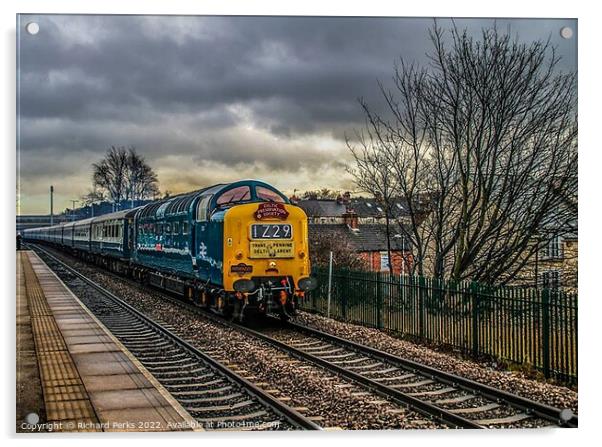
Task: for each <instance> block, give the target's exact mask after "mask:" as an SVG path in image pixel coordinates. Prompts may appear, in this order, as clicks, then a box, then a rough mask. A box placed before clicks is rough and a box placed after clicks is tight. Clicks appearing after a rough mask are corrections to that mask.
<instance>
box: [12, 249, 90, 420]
mask: <svg viewBox="0 0 602 447" xmlns="http://www.w3.org/2000/svg"><path fill="white" fill-rule="evenodd" d="M19 261H20V264H21V274H22V275H23V278H24V282H25V284H24V287H25V294H26V295H27V301H28V305H29V312H30V317H31V328H32V332H33V337H34V344H35V347H36V355H37V358H38V365H39V368H40V378H41V381H42V392H43V394H44V402H45V405H46V416H47V420H48V422H49V423H51V424H53V426H54V428H53V429H55V430H57V431H79V430H77V422H83V421H87V422H91V423H92V424H90V425H89V426H91V427H94V425H95V424H97V423H98V418H97V416H96V413H95V412H94V408H93V407H92V404H91V403H90V399H89V397H88V394H87V392H86V389H85V387H84V384H83V383H82V381H81V378H80V376H79V373H78V371H77V368H76V367H75V363H74V362H73V359H72V358H71V355H70V354H69V351H68V349H67V345H66V344H65V341H64V340H63V337H62V335H61V333H60V331H59V328H58V326H57V325H56V321H55V320H54V317H53V316H52V312H51V310H50V307H49V306H48V303H47V301H46V299H45V297H44V292H43V291H42V288H41V286H40V282H39V280H38V278H37V276H36V274H35V272H34V270H33V267H32V265H31V261H30V260H29V257H28V256H27V254H26V253H24V252H19ZM71 423H74V424H71ZM90 430H91V431H99V430H97V429H94V428H91V429H90Z"/></svg>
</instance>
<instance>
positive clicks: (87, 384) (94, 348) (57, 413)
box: [17, 251, 196, 431]
mask: <svg viewBox="0 0 602 447" xmlns="http://www.w3.org/2000/svg"><path fill="white" fill-rule="evenodd" d="M17 263H18V266H17V284H22V285H23V287H18V288H17V291H18V293H19V291H21V293H23V292H24V293H25V295H26V297H27V306H19V309H28V311H29V321H30V324H31V333H32V335H33V340H34V345H35V355H36V357H37V364H38V368H39V377H40V382H41V385H42V390H43V398H44V407H45V422H47V423H48V424H49V427H51V429H52V430H53V431H179V430H190V429H191V428H190V427H195V426H196V424H195V422H194V419H193V418H192V417H191V416H190V414H189V413H188V412H187V411H186V410H185V409H184V408H183V407H182V406H181V405H180V404H179V403H178V402H177V401H176V400H175V399H174V398H173V397H172V396H171V395H170V394H169V393H168V392H167V390H165V388H163V386H162V385H161V384H159V382H157V380H156V379H155V378H154V377H153V376H152V375H151V374H150V373H149V372H148V371H147V370H146V369H145V368H144V366H142V364H140V362H139V361H138V360H136V359H135V357H134V356H133V355H132V354H131V353H130V352H129V351H128V350H127V349H126V348H125V347H124V346H123V345H122V344H121V343H120V342H119V341H118V340H117V339H116V338H115V337H114V336H113V335H112V334H111V333H110V332H109V331H108V330H107V329H106V327H105V326H104V325H103V324H102V323H101V322H100V321H98V320H97V319H96V317H95V316H94V315H93V314H91V313H90V312H89V310H88V309H87V308H86V307H85V306H84V305H83V304H82V303H81V302H80V301H79V299H78V298H77V297H76V296H75V295H73V293H71V291H70V290H69V289H68V288H67V287H66V286H65V284H63V282H62V281H61V280H60V279H59V278H58V277H57V276H56V275H55V274H54V273H53V272H52V271H51V270H50V269H49V268H48V266H47V265H46V264H45V263H44V262H43V261H42V260H41V259H40V258H39V257H38V256H37V255H36V254H35V253H34V252H32V251H21V252H18V254H17ZM18 298H19V297H18ZM21 298H22V297H21ZM19 301H22V299H21V300H19V299H18V302H19ZM20 318H23V315H21V316H20ZM22 376H23V374H22ZM17 377H19V371H17ZM21 385H22V384H21ZM17 386H18V387H19V384H17ZM34 411H35V410H34ZM195 429H196V428H195Z"/></svg>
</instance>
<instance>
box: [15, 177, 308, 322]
mask: <svg viewBox="0 0 602 447" xmlns="http://www.w3.org/2000/svg"><path fill="white" fill-rule="evenodd" d="M23 240H24V241H29V242H44V243H49V244H53V245H56V246H59V247H61V248H63V249H68V250H71V251H72V252H73V253H74V254H76V255H77V256H80V257H83V258H85V259H86V260H89V261H91V262H94V263H96V264H98V265H102V266H104V267H105V268H108V269H109V270H111V271H114V272H117V273H120V274H124V275H128V276H131V277H133V278H136V279H138V280H140V281H142V282H144V283H146V284H150V285H153V286H155V287H159V288H162V289H165V290H168V291H170V292H174V293H178V294H181V295H183V296H185V297H187V298H188V299H190V300H192V301H195V302H197V303H199V304H201V305H203V306H207V307H211V308H213V309H215V310H216V311H218V312H220V313H222V314H224V315H226V316H236V317H239V318H242V317H243V315H246V314H248V313H259V314H266V313H274V312H276V313H279V314H280V315H281V316H282V317H283V318H287V317H288V316H289V315H290V314H292V313H294V311H295V308H296V305H297V303H298V300H299V299H303V297H304V296H305V292H307V291H309V290H311V289H313V288H314V287H315V285H316V283H315V279H313V278H311V277H310V261H309V243H308V227H307V216H306V215H305V213H304V211H303V210H302V209H301V208H299V207H297V206H294V205H292V204H291V203H290V201H289V200H288V199H287V197H286V196H285V195H284V194H282V193H281V192H280V191H278V190H277V189H276V188H274V187H273V186H271V185H269V184H267V183H265V182H262V181H258V180H241V181H237V182H234V183H228V184H219V185H214V186H211V187H208V188H204V189H201V190H198V191H194V192H190V193H186V194H181V195H177V196H174V197H170V198H166V199H163V200H160V201H156V202H153V203H150V204H148V205H145V206H143V207H139V208H136V209H132V210H126V211H118V212H116V213H111V214H106V215H103V216H100V217H95V218H91V219H85V220H81V221H77V222H71V223H68V224H63V225H56V226H52V227H45V228H36V229H30V230H26V231H24V232H23Z"/></svg>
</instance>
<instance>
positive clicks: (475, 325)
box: [470, 282, 479, 357]
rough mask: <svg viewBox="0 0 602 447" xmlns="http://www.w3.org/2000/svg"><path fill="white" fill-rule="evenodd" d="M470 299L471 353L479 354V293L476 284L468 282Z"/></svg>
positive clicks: (475, 355)
mask: <svg viewBox="0 0 602 447" xmlns="http://www.w3.org/2000/svg"><path fill="white" fill-rule="evenodd" d="M470 300H471V303H472V309H471V310H472V355H473V357H477V356H478V355H479V295H478V284H477V283H476V282H471V283H470Z"/></svg>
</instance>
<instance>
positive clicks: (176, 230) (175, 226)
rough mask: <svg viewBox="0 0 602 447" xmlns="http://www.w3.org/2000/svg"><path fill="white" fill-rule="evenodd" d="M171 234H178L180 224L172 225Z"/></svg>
mask: <svg viewBox="0 0 602 447" xmlns="http://www.w3.org/2000/svg"><path fill="white" fill-rule="evenodd" d="M173 234H180V222H174V223H173Z"/></svg>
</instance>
